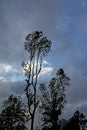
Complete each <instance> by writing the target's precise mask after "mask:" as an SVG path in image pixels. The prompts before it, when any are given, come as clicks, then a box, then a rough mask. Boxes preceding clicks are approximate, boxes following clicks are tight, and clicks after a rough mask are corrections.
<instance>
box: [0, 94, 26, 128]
mask: <svg viewBox="0 0 87 130" xmlns="http://www.w3.org/2000/svg"><path fill="white" fill-rule="evenodd" d="M2 108H3V109H2V112H1V113H0V130H25V129H26V126H25V122H26V111H25V106H24V104H23V103H22V101H21V98H20V97H17V96H13V95H11V96H9V97H8V99H7V100H5V101H4V102H3V106H2Z"/></svg>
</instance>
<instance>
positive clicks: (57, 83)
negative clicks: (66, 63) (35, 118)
mask: <svg viewBox="0 0 87 130" xmlns="http://www.w3.org/2000/svg"><path fill="white" fill-rule="evenodd" d="M69 80H70V79H69V77H67V76H66V74H65V73H64V70H63V69H59V70H58V71H57V73H56V76H55V77H53V78H52V79H51V81H50V83H49V85H48V88H49V89H47V88H46V86H45V84H41V85H40V90H41V93H42V109H41V110H43V112H42V115H43V122H44V124H43V130H44V129H54V130H57V129H59V128H60V124H59V116H60V115H61V112H62V109H63V108H64V103H65V102H66V100H65V90H66V86H68V85H69Z"/></svg>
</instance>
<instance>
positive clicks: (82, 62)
mask: <svg viewBox="0 0 87 130" xmlns="http://www.w3.org/2000/svg"><path fill="white" fill-rule="evenodd" d="M35 30H38V31H39V30H40V31H43V33H44V35H46V36H47V37H48V39H50V40H51V41H52V51H51V52H50V53H49V55H48V56H47V57H46V58H45V59H44V64H43V70H42V74H41V80H48V77H50V78H51V77H52V74H53V72H56V70H57V69H58V68H60V67H63V68H64V70H65V72H66V73H67V75H69V77H70V78H71V81H70V82H71V87H70V88H68V90H67V105H66V109H65V112H64V114H65V115H66V116H69V115H71V113H73V112H74V111H75V110H77V109H79V110H80V111H82V112H84V113H86V114H87V67H86V66H87V0H0V104H2V101H3V99H4V98H5V97H6V96H8V95H9V94H12V93H13V94H18V93H23V89H24V84H25V83H24V80H25V77H24V75H23V72H22V67H21V63H22V60H23V58H24V53H25V52H24V41H25V37H26V35H27V34H28V33H32V32H33V31H35ZM46 76H47V77H46Z"/></svg>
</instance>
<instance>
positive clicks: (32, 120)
mask: <svg viewBox="0 0 87 130" xmlns="http://www.w3.org/2000/svg"><path fill="white" fill-rule="evenodd" d="M33 126H34V115H33V116H32V118H31V130H33Z"/></svg>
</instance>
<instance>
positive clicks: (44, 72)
mask: <svg viewBox="0 0 87 130" xmlns="http://www.w3.org/2000/svg"><path fill="white" fill-rule="evenodd" d="M52 71H53V68H52V67H43V68H42V71H41V74H40V76H48V75H50V74H51V73H52Z"/></svg>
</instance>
